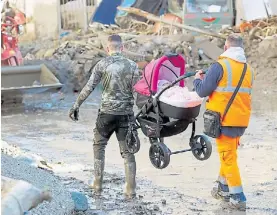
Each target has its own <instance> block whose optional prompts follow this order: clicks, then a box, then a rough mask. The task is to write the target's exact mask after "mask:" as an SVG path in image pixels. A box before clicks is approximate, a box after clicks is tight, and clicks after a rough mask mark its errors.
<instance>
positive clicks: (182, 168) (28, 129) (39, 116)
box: [1, 93, 277, 215]
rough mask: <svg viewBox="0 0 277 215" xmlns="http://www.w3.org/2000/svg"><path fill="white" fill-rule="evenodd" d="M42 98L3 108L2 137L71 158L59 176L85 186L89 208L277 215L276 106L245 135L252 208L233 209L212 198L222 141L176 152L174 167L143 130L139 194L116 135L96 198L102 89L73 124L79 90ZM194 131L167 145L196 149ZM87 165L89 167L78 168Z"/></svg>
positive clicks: (50, 157)
mask: <svg viewBox="0 0 277 215" xmlns="http://www.w3.org/2000/svg"><path fill="white" fill-rule="evenodd" d="M35 98H36V101H34V97H33V98H32V100H31V99H30V98H25V100H24V102H25V106H24V107H17V108H6V109H5V108H4V109H3V110H2V117H1V119H2V139H3V140H5V141H6V142H8V143H9V144H14V145H17V146H20V147H22V148H24V149H27V150H30V151H32V152H34V153H36V154H39V155H41V156H42V157H44V158H45V159H46V160H47V161H49V162H51V163H58V162H64V163H66V164H69V166H70V167H72V168H69V169H63V170H59V171H57V174H58V175H60V176H62V177H65V178H64V183H65V185H66V186H67V187H68V189H70V190H77V191H82V192H84V193H85V194H86V195H87V196H88V197H89V203H90V210H89V211H87V212H86V213H83V214H251V215H252V214H254V215H255V214H257V215H261V214H265V215H269V214H277V201H276V199H277V165H276V163H277V144H276V139H277V114H276V113H274V112H272V111H267V113H266V114H265V113H264V112H257V113H254V114H253V116H252V118H251V124H250V126H249V128H248V129H247V132H246V134H245V135H244V137H243V138H242V141H241V146H240V149H239V153H238V156H239V166H240V169H241V175H242V180H243V185H244V191H245V193H246V196H247V198H248V209H247V212H246V213H241V212H240V213H239V212H232V213H231V212H230V213H229V211H223V210H222V209H221V207H220V205H219V202H217V201H216V200H214V199H212V198H211V196H210V190H211V188H212V186H213V182H214V181H215V180H216V177H217V173H218V169H219V158H218V155H217V153H216V147H215V145H214V143H213V153H212V156H211V158H210V159H209V160H207V161H198V160H196V159H195V158H194V157H193V155H192V153H191V152H187V153H183V154H179V155H175V156H172V157H171V161H170V164H169V166H168V167H167V168H166V169H163V170H158V169H155V168H154V167H153V166H152V164H151V163H150V160H149V158H148V150H149V143H148V140H147V138H145V136H143V134H142V133H140V138H141V150H140V151H139V152H138V153H137V154H136V159H137V177H138V181H137V185H138V190H137V199H136V200H132V201H128V202H126V201H125V200H124V199H123V195H122V188H123V186H124V172H123V159H121V157H120V154H119V147H118V144H117V142H116V138H115V137H114V136H113V137H112V138H111V140H110V142H109V144H108V146H107V149H106V167H105V171H106V174H105V178H104V180H105V181H104V193H103V195H102V197H101V198H95V197H94V196H93V193H92V192H91V190H90V189H88V187H87V182H88V180H89V179H92V175H93V172H92V171H93V165H92V164H93V151H92V138H93V134H92V129H93V128H94V123H95V119H96V114H97V108H98V105H97V104H98V102H99V95H98V94H97V93H94V94H93V95H92V96H91V97H90V100H89V101H87V102H86V104H84V106H82V108H81V109H80V121H79V122H72V121H70V120H69V118H68V116H67V113H68V110H69V108H70V106H71V105H72V103H73V101H74V99H75V97H74V96H68V95H67V96H65V97H63V96H61V95H58V94H56V95H51V96H48V97H47V99H48V101H49V102H41V99H42V98H41V97H35ZM61 99H62V100H61ZM257 106H259V107H262V104H257ZM275 107H276V106H275ZM201 118H202V117H201V116H199V119H198V121H197V134H200V133H201V131H202V128H203V124H202V123H203V122H202V120H201ZM190 129H191V128H190V127H189V128H188V129H187V130H186V131H185V132H183V133H182V134H180V135H177V136H173V137H170V138H166V139H165V143H166V144H167V146H168V147H169V148H170V149H171V150H180V149H184V148H188V140H189V136H190V132H191V130H190ZM79 164H81V165H82V166H84V168H74V166H77V165H79ZM79 214H82V213H79Z"/></svg>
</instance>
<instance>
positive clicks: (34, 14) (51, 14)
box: [17, 0, 60, 41]
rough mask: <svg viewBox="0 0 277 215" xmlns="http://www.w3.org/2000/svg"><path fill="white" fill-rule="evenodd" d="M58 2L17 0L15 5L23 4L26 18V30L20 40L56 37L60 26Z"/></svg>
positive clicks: (52, 0) (57, 0)
mask: <svg viewBox="0 0 277 215" xmlns="http://www.w3.org/2000/svg"><path fill="white" fill-rule="evenodd" d="M22 2H24V4H23V3H22ZM59 2H60V1H59V0H17V5H18V4H21V5H25V8H24V10H23V12H25V14H26V18H27V24H26V32H25V34H24V35H22V36H21V40H22V41H32V40H35V39H48V38H56V37H57V36H58V34H59V27H60V15H59V14H60V13H59V11H58V9H59V7H58V6H59ZM20 9H21V8H20Z"/></svg>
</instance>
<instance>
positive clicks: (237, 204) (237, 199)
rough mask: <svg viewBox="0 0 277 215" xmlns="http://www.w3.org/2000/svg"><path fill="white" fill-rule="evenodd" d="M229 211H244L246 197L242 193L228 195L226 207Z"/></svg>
mask: <svg viewBox="0 0 277 215" xmlns="http://www.w3.org/2000/svg"><path fill="white" fill-rule="evenodd" d="M228 206H229V207H230V208H231V209H235V210H239V211H245V210H246V197H245V195H244V193H237V194H230V201H229V205H228Z"/></svg>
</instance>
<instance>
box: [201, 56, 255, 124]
mask: <svg viewBox="0 0 277 215" xmlns="http://www.w3.org/2000/svg"><path fill="white" fill-rule="evenodd" d="M218 63H220V64H221V66H222V68H223V76H222V79H221V80H220V81H219V84H218V87H217V88H216V90H215V91H214V92H213V93H212V94H211V95H210V96H209V100H208V101H207V103H206V108H207V109H208V110H212V111H216V112H219V113H220V114H221V117H222V116H223V113H224V111H225V109H226V107H227V104H228V101H229V100H230V98H231V96H232V94H233V93H234V91H235V89H236V86H237V85H238V82H239V80H240V77H241V74H242V72H243V66H244V64H243V63H240V62H237V61H234V60H232V59H230V58H226V57H224V58H222V57H221V58H220V59H219V60H218ZM253 81H254V74H253V72H252V71H251V69H250V66H249V65H247V70H246V74H245V77H244V80H243V82H242V84H241V87H240V90H239V91H238V93H237V95H236V97H235V99H234V101H233V103H232V105H231V107H230V109H229V111H228V113H227V115H226V116H225V118H224V120H223V122H222V126H235V127H247V126H248V124H249V119H250V114H251V91H252V85H253Z"/></svg>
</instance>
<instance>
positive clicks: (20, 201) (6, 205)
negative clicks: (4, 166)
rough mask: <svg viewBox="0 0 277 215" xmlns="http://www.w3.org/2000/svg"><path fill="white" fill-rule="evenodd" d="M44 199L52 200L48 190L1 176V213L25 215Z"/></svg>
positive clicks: (4, 214) (3, 214) (5, 214)
mask: <svg viewBox="0 0 277 215" xmlns="http://www.w3.org/2000/svg"><path fill="white" fill-rule="evenodd" d="M44 200H47V201H49V200H51V196H50V193H49V192H48V191H42V190H40V189H38V188H36V187H35V186H33V185H32V184H29V183H28V182H25V181H21V180H14V179H11V178H7V177H4V176H2V177H1V215H23V214H24V212H27V211H29V210H30V209H32V208H35V207H36V206H37V205H38V204H40V203H41V202H43V201H44Z"/></svg>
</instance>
